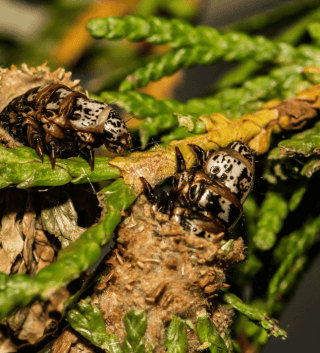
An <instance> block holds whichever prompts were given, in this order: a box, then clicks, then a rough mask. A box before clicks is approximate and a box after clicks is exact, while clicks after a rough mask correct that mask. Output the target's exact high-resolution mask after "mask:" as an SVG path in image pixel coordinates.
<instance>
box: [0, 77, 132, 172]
mask: <svg viewBox="0 0 320 353" xmlns="http://www.w3.org/2000/svg"><path fill="white" fill-rule="evenodd" d="M0 126H1V127H2V128H3V129H5V130H6V131H7V132H8V133H9V134H10V135H11V136H12V137H13V138H14V139H16V140H17V141H19V142H20V143H22V144H23V145H25V146H30V147H32V148H34V149H35V150H36V151H37V153H38V155H39V157H40V158H41V160H42V161H43V154H44V153H48V154H49V156H50V160H51V165H52V168H54V166H55V161H56V158H57V157H60V156H61V157H72V156H77V155H79V154H80V153H83V154H85V155H88V158H89V162H90V165H91V169H93V168H94V151H93V149H94V148H97V147H100V146H101V145H102V144H104V145H105V146H106V147H107V148H108V149H109V150H111V151H113V152H117V153H124V151H125V149H128V148H130V147H132V140H131V137H130V134H129V133H128V129H127V127H126V124H125V123H124V121H123V120H122V118H121V117H120V115H119V114H118V113H117V112H115V110H113V109H112V108H111V106H110V105H108V104H106V103H103V102H99V101H97V100H94V99H90V98H88V97H87V96H86V95H85V94H83V93H81V92H77V91H73V90H72V89H70V88H69V87H67V86H65V85H63V84H49V85H43V86H39V87H35V88H32V89H30V90H29V91H27V92H26V93H24V94H22V95H21V96H19V97H16V98H14V99H13V100H12V101H11V102H10V103H9V104H8V105H7V106H6V107H5V108H4V109H3V110H2V112H1V113H0Z"/></svg>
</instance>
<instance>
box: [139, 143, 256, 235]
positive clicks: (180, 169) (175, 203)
mask: <svg viewBox="0 0 320 353" xmlns="http://www.w3.org/2000/svg"><path fill="white" fill-rule="evenodd" d="M188 146H189V147H190V148H191V149H192V150H193V151H194V153H195V155H196V157H197V162H196V164H195V165H194V166H193V167H192V168H191V169H189V170H186V163H185V160H184V158H183V156H182V154H181V151H180V150H179V148H178V147H176V148H175V150H176V157H177V173H176V174H175V175H174V177H173V187H172V189H171V191H170V193H169V194H167V193H166V192H165V191H163V190H160V192H154V190H153V189H152V187H151V186H150V184H149V183H148V182H147V180H146V179H144V178H143V177H141V181H142V183H143V188H144V194H145V195H146V197H147V199H148V201H149V202H151V203H152V204H153V209H154V210H158V211H160V212H162V213H166V214H168V215H169V217H170V218H172V217H174V218H175V219H176V220H177V221H178V222H179V223H180V225H181V226H182V228H183V229H185V230H187V231H189V232H191V233H193V234H195V235H198V236H203V237H205V238H206V239H208V240H212V241H217V239H218V237H216V236H217V235H218V234H221V233H223V235H228V234H229V233H230V232H231V230H232V228H233V227H234V225H235V224H236V222H237V221H238V219H239V218H240V216H241V213H242V209H243V208H242V205H243V203H244V202H245V200H246V198H247V196H248V194H249V192H250V190H251V188H252V185H253V181H254V158H253V155H252V152H251V149H250V147H249V146H248V145H247V144H245V143H243V142H241V141H235V142H232V143H230V144H229V145H228V146H227V147H226V148H223V149H221V150H219V151H215V150H209V151H207V152H205V151H204V150H203V149H202V148H200V147H199V146H196V145H192V144H190V145H188Z"/></svg>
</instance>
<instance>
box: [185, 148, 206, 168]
mask: <svg viewBox="0 0 320 353" xmlns="http://www.w3.org/2000/svg"><path fill="white" fill-rule="evenodd" d="M188 146H189V147H190V148H191V149H192V151H193V152H194V153H195V154H196V157H197V160H198V161H197V164H198V166H202V163H203V162H204V160H205V155H206V153H205V151H204V150H203V149H202V148H201V147H199V146H197V145H194V144H192V143H189V144H188Z"/></svg>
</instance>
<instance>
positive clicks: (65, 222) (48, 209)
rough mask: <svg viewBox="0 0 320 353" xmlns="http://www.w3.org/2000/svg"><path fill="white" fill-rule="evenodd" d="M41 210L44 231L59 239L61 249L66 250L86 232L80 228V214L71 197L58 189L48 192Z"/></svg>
mask: <svg viewBox="0 0 320 353" xmlns="http://www.w3.org/2000/svg"><path fill="white" fill-rule="evenodd" d="M44 196H45V199H44V201H43V204H42V209H41V221H42V226H43V229H44V230H46V231H48V232H49V233H51V234H54V235H55V236H56V237H58V238H59V240H60V242H61V247H62V248H65V247H67V246H68V245H69V244H70V243H72V242H73V241H75V240H77V239H78V238H79V237H80V236H81V234H82V233H83V232H84V231H85V229H84V228H82V227H79V226H78V214H77V212H76V210H75V208H74V206H73V203H72V200H71V198H70V196H69V195H68V194H67V193H66V192H63V191H61V192H60V193H59V194H58V190H57V189H53V191H52V192H47V193H46V194H45V195H44Z"/></svg>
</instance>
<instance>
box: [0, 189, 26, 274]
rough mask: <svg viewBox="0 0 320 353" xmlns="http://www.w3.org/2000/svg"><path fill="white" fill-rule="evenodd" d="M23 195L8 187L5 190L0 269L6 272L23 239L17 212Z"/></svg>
mask: <svg viewBox="0 0 320 353" xmlns="http://www.w3.org/2000/svg"><path fill="white" fill-rule="evenodd" d="M23 198H24V195H23V194H21V193H20V192H19V191H18V190H15V189H9V190H7V192H6V199H5V203H6V205H5V208H4V211H3V215H2V219H1V231H0V243H1V253H0V255H2V256H1V263H0V264H1V267H0V271H1V272H4V273H6V274H9V273H10V272H11V267H12V265H13V264H14V262H15V261H16V259H17V257H18V255H19V254H20V253H21V252H22V250H23V246H24V241H23V234H22V229H21V225H20V220H19V216H18V214H19V213H20V211H21V208H22V203H23Z"/></svg>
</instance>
